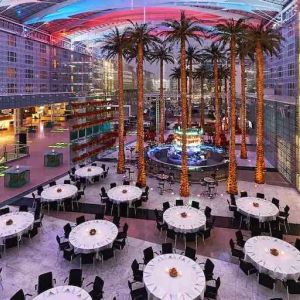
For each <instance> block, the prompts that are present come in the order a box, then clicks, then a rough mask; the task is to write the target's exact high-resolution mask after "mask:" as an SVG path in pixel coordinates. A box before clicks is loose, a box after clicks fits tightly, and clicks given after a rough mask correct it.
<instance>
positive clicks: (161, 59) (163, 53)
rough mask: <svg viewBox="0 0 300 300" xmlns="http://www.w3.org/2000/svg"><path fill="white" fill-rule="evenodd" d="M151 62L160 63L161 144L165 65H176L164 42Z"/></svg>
mask: <svg viewBox="0 0 300 300" xmlns="http://www.w3.org/2000/svg"><path fill="white" fill-rule="evenodd" d="M150 57H151V62H152V63H153V62H158V63H159V67H160V87H159V142H160V143H164V140H165V136H164V133H165V102H164V63H172V64H173V63H174V58H173V55H172V54H171V49H170V47H166V45H165V44H164V43H163V42H160V43H159V44H158V45H155V46H154V48H153V51H152V52H151V55H150Z"/></svg>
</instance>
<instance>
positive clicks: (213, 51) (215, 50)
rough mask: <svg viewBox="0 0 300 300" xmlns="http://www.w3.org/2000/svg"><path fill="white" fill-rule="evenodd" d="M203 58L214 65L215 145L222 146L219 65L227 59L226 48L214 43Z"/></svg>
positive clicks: (204, 53) (206, 50) (206, 49)
mask: <svg viewBox="0 0 300 300" xmlns="http://www.w3.org/2000/svg"><path fill="white" fill-rule="evenodd" d="M202 57H203V58H204V59H206V60H209V61H211V63H212V64H213V75H214V85H215V114H216V126H215V127H216V133H215V144H216V146H221V107H220V97H219V80H220V79H219V68H218V64H219V63H221V62H222V61H223V60H224V58H225V52H224V46H223V45H222V44H220V43H216V42H213V43H211V45H210V46H209V47H206V48H204V49H203V52H202Z"/></svg>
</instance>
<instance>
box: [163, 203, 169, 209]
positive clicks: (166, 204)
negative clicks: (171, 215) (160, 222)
mask: <svg viewBox="0 0 300 300" xmlns="http://www.w3.org/2000/svg"><path fill="white" fill-rule="evenodd" d="M168 208H170V203H169V202H164V203H163V211H165V210H167V209H168Z"/></svg>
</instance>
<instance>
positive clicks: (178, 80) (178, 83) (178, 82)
mask: <svg viewBox="0 0 300 300" xmlns="http://www.w3.org/2000/svg"><path fill="white" fill-rule="evenodd" d="M177 89H178V94H180V78H178V79H177Z"/></svg>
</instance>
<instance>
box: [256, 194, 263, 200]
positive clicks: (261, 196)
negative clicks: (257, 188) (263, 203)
mask: <svg viewBox="0 0 300 300" xmlns="http://www.w3.org/2000/svg"><path fill="white" fill-rule="evenodd" d="M256 198H260V199H265V194H263V193H256Z"/></svg>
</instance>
